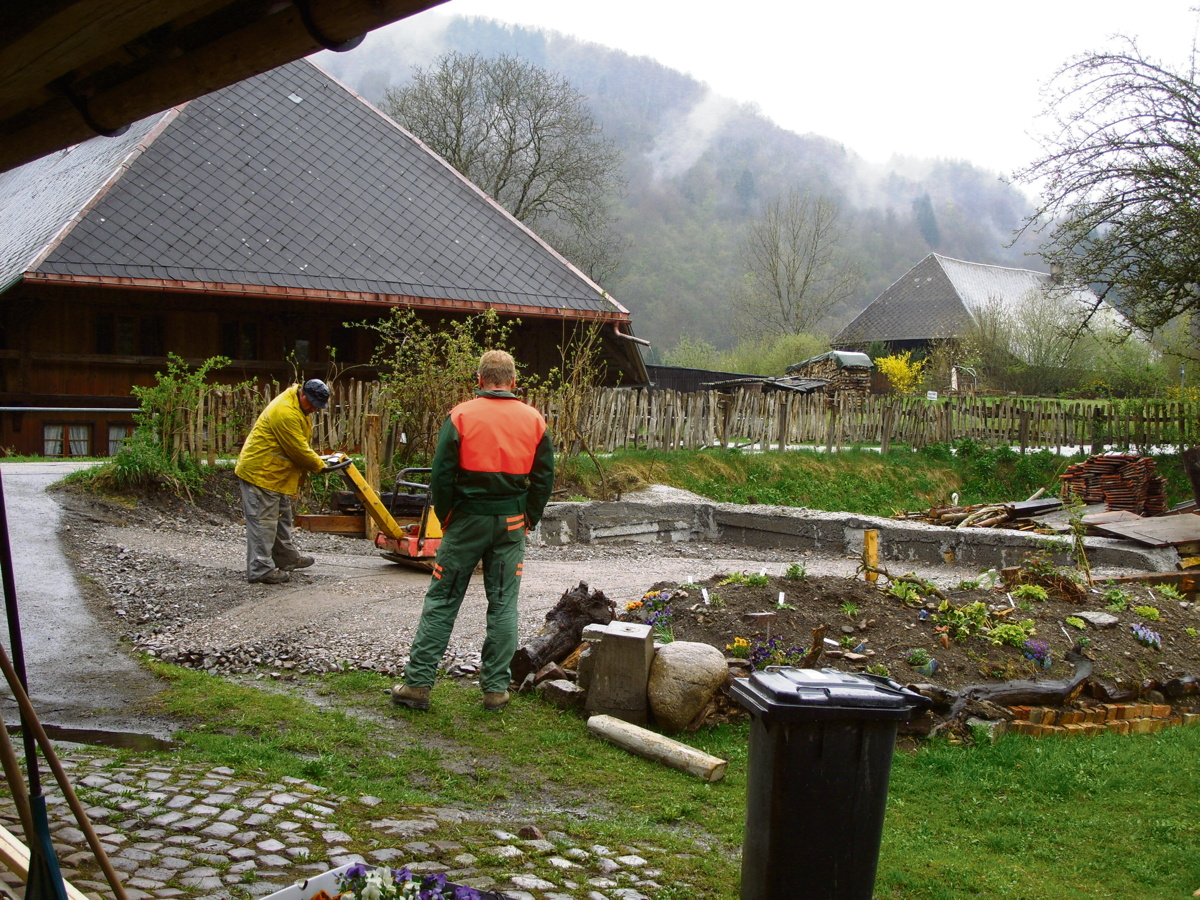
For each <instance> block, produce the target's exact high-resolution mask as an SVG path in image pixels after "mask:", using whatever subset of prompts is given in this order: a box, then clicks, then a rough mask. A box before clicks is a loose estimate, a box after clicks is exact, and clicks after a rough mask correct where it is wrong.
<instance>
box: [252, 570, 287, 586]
mask: <svg viewBox="0 0 1200 900" xmlns="http://www.w3.org/2000/svg"><path fill="white" fill-rule="evenodd" d="M291 578H292V576H291V575H290V574H289V573H287V572H285V571H283V569H272V570H271V571H270V572H268V573H267V574H266V575H263V576H262V577H261V578H251V579H250V583H251V584H287V583H288V582H289V581H291Z"/></svg>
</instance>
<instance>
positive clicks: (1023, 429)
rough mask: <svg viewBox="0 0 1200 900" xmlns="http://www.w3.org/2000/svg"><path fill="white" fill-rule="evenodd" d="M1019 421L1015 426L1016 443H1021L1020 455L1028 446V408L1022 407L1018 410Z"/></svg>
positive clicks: (1023, 453)
mask: <svg viewBox="0 0 1200 900" xmlns="http://www.w3.org/2000/svg"><path fill="white" fill-rule="evenodd" d="M1020 416H1021V422H1020V424H1019V425H1018V426H1017V443H1019V444H1020V445H1021V455H1022V456H1024V455H1025V449H1026V448H1027V447H1028V446H1029V410H1027V409H1023V410H1021V412H1020Z"/></svg>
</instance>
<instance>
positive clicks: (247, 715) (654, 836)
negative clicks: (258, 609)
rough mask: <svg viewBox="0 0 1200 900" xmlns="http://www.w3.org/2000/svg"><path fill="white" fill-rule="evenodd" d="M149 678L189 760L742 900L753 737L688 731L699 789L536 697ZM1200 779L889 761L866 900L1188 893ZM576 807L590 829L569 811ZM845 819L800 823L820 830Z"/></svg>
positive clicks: (1147, 750) (1028, 762)
mask: <svg viewBox="0 0 1200 900" xmlns="http://www.w3.org/2000/svg"><path fill="white" fill-rule="evenodd" d="M155 668H156V669H157V670H158V671H160V672H162V673H165V674H167V675H168V677H169V678H170V679H171V681H172V686H171V688H170V690H168V691H167V693H166V694H165V695H164V696H163V699H162V703H163V706H164V707H165V708H166V709H169V710H170V711H172V712H174V713H175V714H176V715H180V716H184V717H186V718H187V720H188V721H189V722H190V724H189V726H188V727H187V729H186V731H185V732H184V734H183V735H182V738H183V741H184V749H183V750H182V751H181V752H182V753H183V755H184V756H185V757H189V758H195V759H203V760H204V761H206V762H208V763H213V764H221V765H229V766H234V767H249V768H255V769H261V770H263V771H265V772H266V773H268V774H270V775H273V776H276V777H279V776H283V775H291V776H295V777H301V778H305V779H310V780H313V781H316V782H318V783H321V784H323V785H326V786H328V787H329V788H331V789H333V790H335V791H338V792H341V793H345V794H348V795H351V796H353V795H356V794H361V793H371V794H374V795H376V796H379V797H381V798H383V799H384V801H385V802H387V803H388V804H414V805H418V804H419V805H462V806H466V807H473V808H477V809H490V810H493V811H494V810H496V809H498V808H503V809H508V810H511V811H513V812H514V814H515V816H516V817H517V818H518V819H522V820H526V821H529V822H531V823H535V824H537V825H538V826H539V827H541V828H542V829H543V830H547V829H552V828H553V829H559V830H562V831H565V832H567V833H568V834H570V835H571V836H572V837H573V838H574V839H575V840H576V841H578V842H580V843H583V844H587V843H589V842H593V841H594V842H599V843H609V844H617V843H620V842H622V841H635V842H638V841H641V842H649V843H651V844H653V845H655V846H658V847H662V848H664V849H665V850H667V851H669V853H668V854H664V857H667V856H669V859H668V862H667V864H666V865H664V866H663V868H664V876H663V878H662V879H660V881H662V882H663V883H666V884H669V885H672V887H669V888H668V889H667V890H666V891H664V892H663V893H662V894H661V895H660V898H656V900H680V898H684V897H687V898H700V897H703V898H733V897H736V896H737V893H738V882H739V863H738V861H737V854H738V851H739V848H740V846H741V839H742V830H743V824H744V817H745V792H746V774H747V773H746V742H747V737H748V734H749V729H748V727H746V726H722V727H719V728H716V729H712V730H706V731H702V732H700V733H699V734H696V735H690V736H688V737H687V742H688V743H690V744H692V745H693V746H696V747H699V748H700V749H702V750H705V751H706V752H708V753H712V754H715V755H717V756H721V757H723V758H726V759H728V760H729V771H728V774H727V776H726V778H725V779H724V780H723V781H721V782H719V783H717V784H713V785H709V784H704V783H701V782H699V781H698V780H696V779H695V778H692V777H689V776H686V775H683V774H681V773H678V772H675V771H672V770H669V769H666V768H664V767H662V766H660V765H657V764H654V763H650V762H646V761H644V760H641V759H638V758H636V757H632V756H630V755H628V754H626V753H625V752H624V751H621V750H618V749H617V748H615V747H612V746H609V745H607V744H604V743H601V742H599V741H597V740H595V739H593V738H592V737H590V736H589V735H588V733H587V729H586V725H585V722H584V720H583V718H582V717H581V716H579V715H576V714H574V713H563V712H559V711H558V710H555V709H553V708H551V707H550V706H548V705H544V704H542V703H541V702H539V701H538V700H536V699H532V698H527V697H517V698H515V700H514V702H513V704H512V705H511V706H510V707H509V709H507V710H506V711H505V712H504V713H503V714H500V715H494V714H485V713H484V712H482V710H481V709H480V708H479V702H478V699H479V693H478V689H477V688H474V687H472V686H470V685H466V684H461V683H456V682H445V683H441V684H439V686H438V688H437V689H436V691H435V693H434V708H433V710H431V711H430V712H428V713H418V712H414V711H410V710H400V709H394V708H392V707H391V706H390V704H389V703H388V701H387V698H386V696H385V693H384V691H385V689H386V688H387V686H388V682H386V681H385V680H384V679H383V678H381V677H379V676H377V675H373V674H358V673H347V674H340V675H333V676H329V677H326V678H324V679H320V680H314V681H311V682H306V683H304V690H306V691H308V692H309V696H310V699H302V698H301V697H300V696H299V692H296V693H279V692H276V691H267V690H262V689H260V688H256V687H254V686H249V685H239V684H235V683H231V682H227V681H223V680H221V679H217V678H212V677H210V676H206V675H204V674H202V673H197V672H192V671H187V670H181V669H176V668H172V667H168V666H161V665H158V664H156V665H155ZM1198 780H1200V728H1195V727H1193V728H1175V729H1168V730H1166V731H1163V732H1160V733H1159V734H1155V735H1142V736H1100V737H1096V738H1090V739H1075V740H1061V739H1046V738H1042V739H1031V738H1025V737H1018V736H1009V737H1006V738H1004V739H1002V740H1001V741H1000V742H999V743H998V744H996V745H983V746H976V747H964V746H957V745H951V744H948V743H932V744H927V745H925V746H924V747H922V748H921V749H920V750H918V751H916V752H898V753H897V755H896V757H895V762H894V765H893V769H892V781H891V792H890V796H889V803H888V814H887V821H886V825H885V831H884V839H883V848H882V851H881V858H880V866H879V875H878V879H877V882H876V896H877V897H879V898H892V897H894V898H912V900H917V898H930V900H935V898H936V900H941V898H945V900H950V898H961V897H1004V898H1030V900H1034V898H1038V900H1042V898H1049V897H1053V898H1075V897H1078V898H1084V897H1086V898H1089V900H1097V898H1113V900H1117V898H1121V900H1128V898H1132V897H1136V898H1139V900H1151V898H1164V900H1165V898H1179V897H1184V896H1188V895H1189V894H1190V892H1191V891H1193V890H1195V889H1196V888H1198V887H1200V854H1198V853H1197V852H1196V847H1197V845H1198V844H1200V820H1198V817H1197V811H1198V809H1200V807H1198V805H1197V800H1196V790H1195V785H1196V783H1197V781H1198ZM581 807H585V808H586V809H587V810H588V813H589V814H588V815H587V816H585V817H584V816H579V815H577V814H576V812H577V811H578V810H579V809H580V808H581ZM838 812H839V811H838V810H837V809H827V810H811V811H807V812H806V815H811V816H812V817H814V818H815V819H816V820H817V821H818V822H819V821H820V819H821V818H822V817H828V816H832V815H837V814H838ZM366 821H367V819H366V818H365V817H364V819H363V820H362V821H344V822H341V823H339V824H340V825H341V827H342V828H343V829H344V830H345V831H347V832H348V833H349V834H351V835H352V836H354V838H355V840H356V842H357V843H356V844H355V846H353V847H352V848H351V849H364V848H366V847H368V846H369V844H368V842H369V841H370V839H371V835H370V833H369V830H367V828H366ZM460 827H461V828H463V829H470V828H471V827H476V828H478V827H480V826H471V825H469V824H468V825H463V826H460ZM445 836H446V837H447V838H451V837H453V834H447V835H445ZM487 863H488V861H487V860H486V859H485V860H483V861H482V865H483V867H484V868H485V869H486V866H487ZM496 865H497V866H501V865H502V863H501V862H500V861H499V860H497V861H496ZM547 874H550V873H547ZM685 884H686V885H690V886H691V887H688V888H684V887H682V885H685Z"/></svg>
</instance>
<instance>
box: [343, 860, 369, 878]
mask: <svg viewBox="0 0 1200 900" xmlns="http://www.w3.org/2000/svg"><path fill="white" fill-rule="evenodd" d="M370 871H371V867H370V866H368V865H367V864H366V863H355V864H354V865H352V866H351V867H350V868H348V869H347V870H346V871H345V872H343V873H342V877H343V878H363V877H364V876H365V875H366V874H367V873H368V872H370Z"/></svg>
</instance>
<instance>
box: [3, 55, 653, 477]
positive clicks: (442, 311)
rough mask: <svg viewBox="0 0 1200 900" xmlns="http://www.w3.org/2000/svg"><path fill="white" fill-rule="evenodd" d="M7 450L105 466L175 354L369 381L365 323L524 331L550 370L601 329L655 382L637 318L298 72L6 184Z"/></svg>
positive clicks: (158, 119)
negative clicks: (405, 310)
mask: <svg viewBox="0 0 1200 900" xmlns="http://www.w3.org/2000/svg"><path fill="white" fill-rule="evenodd" d="M0 293H3V300H4V302H3V304H0V447H5V448H12V449H15V450H16V451H18V452H21V453H43V452H44V453H46V454H47V455H87V454H92V455H103V454H105V453H108V452H110V451H111V449H112V448H113V447H114V446H116V444H117V443H119V441H120V440H121V439H122V438H123V437H124V435H125V434H127V433H128V432H129V430H130V428H131V426H132V417H131V411H132V410H133V409H134V408H135V407H136V404H135V403H134V402H133V401H132V400H131V395H130V388H131V386H134V385H147V384H151V383H153V379H154V375H155V373H156V372H158V371H162V370H164V369H165V367H166V363H167V354H168V353H175V354H176V355H178V356H181V357H184V358H185V359H187V360H188V361H189V362H191V363H198V362H200V361H202V360H205V359H208V358H211V357H213V356H217V355H222V356H227V357H229V358H230V359H232V360H233V364H232V366H231V367H230V368H229V369H226V370H224V371H222V372H220V373H217V374H218V377H219V378H220V380H221V381H224V382H236V381H242V380H246V379H255V380H259V381H270V380H273V379H274V380H279V381H287V380H290V379H291V378H292V377H293V376H294V374H296V373H299V375H300V376H301V377H314V376H315V377H328V376H329V373H330V372H331V371H333V370H334V369H335V366H334V359H333V356H334V355H335V356H336V368H337V369H342V368H349V367H357V368H355V369H354V370H353V374H354V375H356V376H357V377H362V376H363V375H364V374H368V375H369V374H370V373H369V370H367V369H364V368H363V367H364V365H365V364H366V363H367V361H368V360H369V359H370V356H371V353H372V349H373V348H372V344H371V336H372V332H370V331H369V330H367V329H363V328H357V327H351V326H350V325H348V324H347V323H352V322H360V321H364V320H371V319H374V318H378V317H381V316H385V315H387V314H388V313H389V311H390V310H391V309H392V308H394V307H397V306H403V307H409V308H412V309H413V310H415V311H416V312H417V313H418V314H419V315H421V316H422V317H425V318H427V319H429V320H431V321H438V320H442V319H449V318H455V317H464V316H467V315H470V314H473V313H477V312H480V311H483V310H487V309H494V310H497V311H498V312H499V313H500V314H501V315H502V316H503V317H506V318H510V319H519V320H520V324H519V326H517V328H516V332H515V335H516V337H515V344H516V347H515V349H516V350H517V352H518V354H519V355H520V356H521V361H522V362H523V363H525V364H527V365H528V366H529V367H530V369H531V370H532V371H534V372H545V371H548V370H549V369H550V368H553V367H554V366H556V365H559V364H560V361H561V360H560V349H559V348H560V346H561V344H562V342H563V340H564V338H565V336H567V335H568V334H569V333H570V332H571V330H572V328H574V327H575V326H577V325H580V324H586V325H595V326H597V327H599V328H600V329H601V330H602V335H603V341H602V344H603V349H602V352H603V355H604V360H605V363H606V365H607V373H608V378H609V381H610V383H613V384H643V383H645V382H646V372H645V368H644V365H643V363H642V360H641V355H640V351H639V345H640V344H644V343H645V342H644V341H641V340H640V339H638V338H635V337H633V335H632V334H631V333H630V325H631V321H630V315H629V312H628V311H627V310H626V309H625V308H624V307H622V306H621V305H620V304H618V303H616V302H615V301H614V300H613V299H612V298H610V297H609V296H608V295H607V294H606V293H605V292H604V291H603V290H601V288H600V287H598V286H597V285H596V284H595V283H593V282H592V281H591V280H590V279H588V278H587V277H586V276H585V275H583V274H582V273H581V272H580V271H579V270H577V269H576V268H575V267H574V266H572V265H571V264H570V263H569V262H567V261H566V260H565V259H564V258H563V257H562V256H561V255H559V254H558V253H557V252H555V251H554V250H553V249H552V248H551V247H550V246H549V245H547V244H546V243H545V242H544V241H542V240H541V239H540V238H538V236H537V235H535V234H534V233H533V232H531V231H530V230H529V229H528V228H526V227H525V226H524V225H522V224H521V223H520V222H518V221H516V220H515V219H514V218H512V217H511V216H510V215H509V214H508V213H507V212H505V211H504V210H503V209H502V208H501V207H500V206H498V205H497V204H496V203H495V202H494V201H492V200H491V199H490V198H488V197H487V196H486V195H484V194H483V193H482V192H481V191H480V190H479V189H478V188H476V187H475V186H474V185H472V184H471V183H470V182H468V181H467V180H466V179H464V178H463V177H462V176H461V175H459V174H458V173H457V172H456V171H454V170H453V169H452V168H450V166H448V165H447V164H446V163H445V162H444V161H443V160H442V159H441V158H440V157H438V156H436V155H435V154H433V153H431V152H430V151H429V150H428V149H427V148H425V147H424V145H422V144H421V143H420V142H419V141H417V140H416V139H414V138H413V137H412V136H411V135H409V134H408V133H407V132H405V131H404V130H403V129H401V128H400V127H399V126H397V125H396V124H395V123H394V122H393V121H392V120H391V119H389V118H388V117H387V116H385V115H383V114H382V113H380V112H379V111H378V110H376V109H375V108H374V107H372V106H370V105H369V104H367V103H366V102H365V101H363V100H362V99H361V98H360V97H358V96H357V95H355V94H354V93H353V92H351V91H349V90H348V89H346V88H345V87H344V86H342V85H341V84H339V83H338V82H336V81H335V80H334V79H332V78H331V77H330V76H328V75H327V74H326V73H324V72H323V71H322V70H320V69H319V68H318V67H316V66H314V65H313V64H311V63H309V62H306V61H298V62H294V63H290V64H288V65H286V66H283V67H281V68H279V69H275V70H273V71H270V72H267V73H265V74H262V75H259V76H257V77H255V78H252V79H249V80H247V81H244V82H240V83H238V84H234V85H232V86H230V87H227V88H224V89H222V90H219V91H217V92H215V93H212V94H209V95H207V96H204V97H201V98H200V99H197V100H193V101H191V102H189V103H186V104H183V105H181V106H178V107H175V108H172V109H169V110H167V111H166V112H164V113H160V114H157V115H153V116H151V117H149V118H147V119H143V120H142V121H139V122H137V123H134V125H132V126H131V127H130V129H129V130H128V131H127V132H126V133H125V134H124V135H122V136H119V137H115V138H94V139H92V140H90V141H86V142H84V143H82V144H78V145H76V146H73V147H69V148H67V149H64V150H60V151H57V152H55V153H52V154H50V155H49V156H46V157H43V158H42V159H38V160H35V161H34V162H31V163H28V164H26V165H24V166H22V167H20V168H17V169H13V170H10V171H8V172H5V173H3V174H0Z"/></svg>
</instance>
